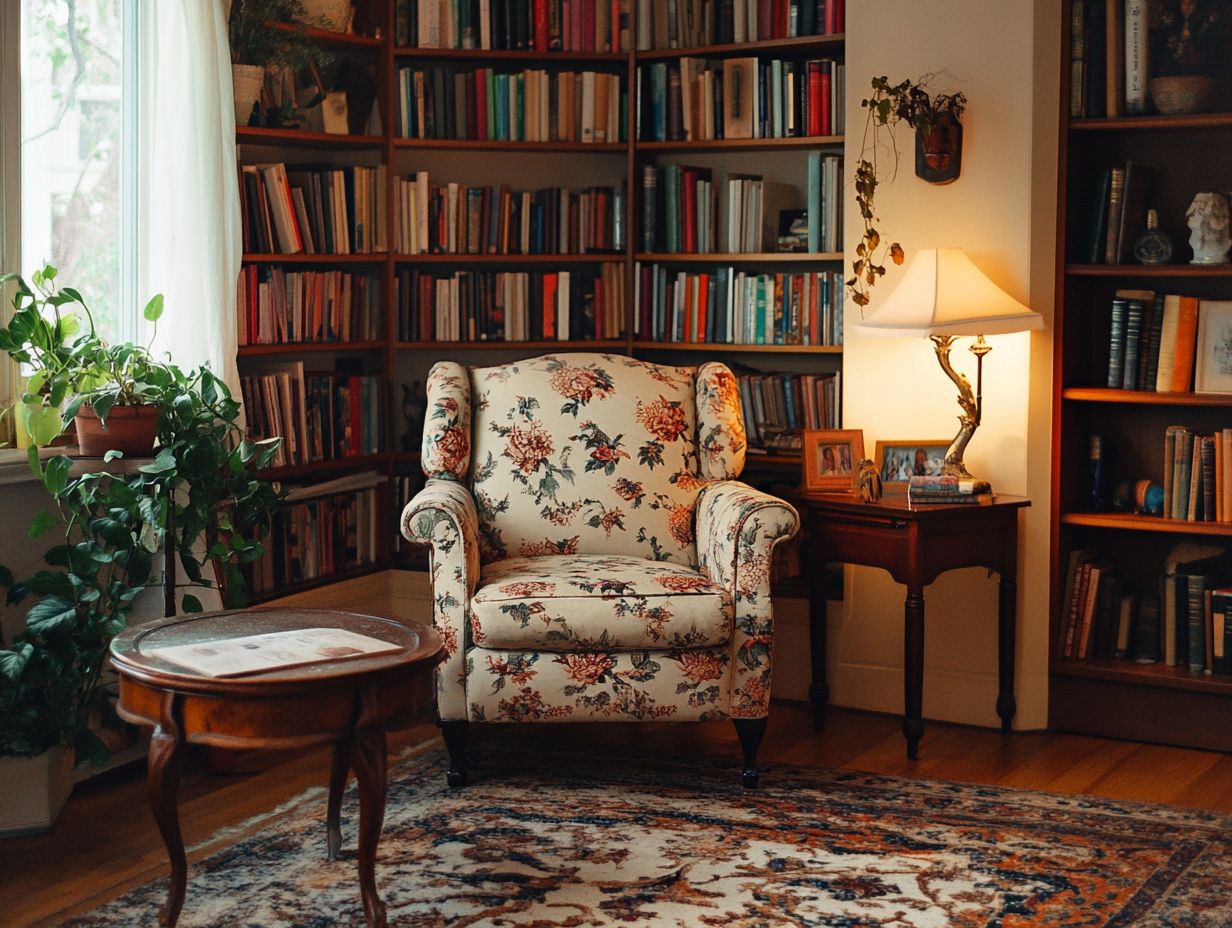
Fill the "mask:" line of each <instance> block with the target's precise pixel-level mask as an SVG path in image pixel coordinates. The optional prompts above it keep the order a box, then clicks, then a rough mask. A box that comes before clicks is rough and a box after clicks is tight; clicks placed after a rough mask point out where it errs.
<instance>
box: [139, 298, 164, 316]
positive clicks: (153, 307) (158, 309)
mask: <svg viewBox="0 0 1232 928" xmlns="http://www.w3.org/2000/svg"><path fill="white" fill-rule="evenodd" d="M142 315H143V316H145V321H146V322H157V321H158V320H159V319H161V318H162V316H163V295H162V294H161V293H156V294H154V295H153V296H152V297H150V302H148V303H146V304H145V309H144V310H142Z"/></svg>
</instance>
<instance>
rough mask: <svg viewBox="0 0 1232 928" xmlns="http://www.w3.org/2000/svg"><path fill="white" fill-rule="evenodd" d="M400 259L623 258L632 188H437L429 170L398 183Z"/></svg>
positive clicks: (396, 220)
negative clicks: (428, 256) (606, 254)
mask: <svg viewBox="0 0 1232 928" xmlns="http://www.w3.org/2000/svg"><path fill="white" fill-rule="evenodd" d="M395 197H396V199H395V202H394V210H393V213H394V248H395V249H396V250H397V252H398V253H399V254H471V255H479V254H489V255H495V254H500V255H518V254H521V255H549V254H550V255H554V254H587V253H591V252H621V251H624V248H625V232H624V229H625V217H624V212H625V188H624V184H623V183H621V184H618V185H617V186H614V187H589V188H587V189H585V190H581V191H578V192H572V191H570V190H569V189H568V188H566V187H547V188H544V189H541V190H533V191H531V190H521V191H519V190H512V189H510V187H509V185H508V184H500V185H492V186H476V187H468V186H465V185H462V184H457V183H448V184H433V183H431V181H430V179H429V177H428V172H427V171H419V172H417V173H416V174H414V175H413V176H409V177H407V178H405V179H403V178H399V179H398V180H397V186H396V191H395Z"/></svg>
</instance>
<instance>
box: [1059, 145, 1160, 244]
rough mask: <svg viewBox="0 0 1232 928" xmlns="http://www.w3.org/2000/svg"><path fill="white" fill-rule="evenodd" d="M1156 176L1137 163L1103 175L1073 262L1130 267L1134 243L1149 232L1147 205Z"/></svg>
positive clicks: (1077, 240) (1092, 194)
mask: <svg viewBox="0 0 1232 928" xmlns="http://www.w3.org/2000/svg"><path fill="white" fill-rule="evenodd" d="M1154 179H1155V173H1154V171H1153V170H1152V169H1151V168H1150V167H1148V166H1146V165H1144V164H1140V163H1137V162H1134V161H1129V162H1126V163H1125V164H1124V165H1118V166H1115V167H1111V168H1107V169H1105V170H1103V171H1101V172H1100V173H1099V174H1098V176H1097V177H1096V179H1095V185H1094V186H1093V187H1092V188H1091V190H1090V194H1089V202H1088V206H1087V207H1086V211H1087V215H1088V216H1089V217H1090V218H1089V220H1088V221H1087V223H1086V225H1085V226H1084V227H1082V228H1080V230H1079V234H1078V235H1076V236H1075V237H1074V252H1073V254H1072V258H1073V260H1074V261H1077V262H1079V263H1083V264H1128V263H1129V262H1130V259H1131V258H1132V257H1133V251H1134V243H1135V242H1137V240H1138V238H1139V237H1140V236H1141V235H1142V233H1143V232H1144V231H1145V230H1146V204H1147V201H1148V199H1149V198H1150V194H1151V188H1152V187H1153V186H1154Z"/></svg>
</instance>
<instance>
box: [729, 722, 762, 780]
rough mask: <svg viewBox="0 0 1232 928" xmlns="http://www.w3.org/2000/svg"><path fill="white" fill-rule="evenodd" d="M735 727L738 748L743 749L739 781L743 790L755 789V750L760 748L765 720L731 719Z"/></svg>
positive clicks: (756, 777) (756, 775)
mask: <svg viewBox="0 0 1232 928" xmlns="http://www.w3.org/2000/svg"><path fill="white" fill-rule="evenodd" d="M732 721H733V722H734V723H735V725H736V734H737V735H738V736H739V738H740V747H741V748H743V749H744V769H743V770H741V771H740V779H741V780H742V781H743V782H744V788H745V789H757V781H758V774H757V749H758V748H759V747H761V739H762V737H763V736H764V735H765V734H766V720H765V719H764V718H760V719H732Z"/></svg>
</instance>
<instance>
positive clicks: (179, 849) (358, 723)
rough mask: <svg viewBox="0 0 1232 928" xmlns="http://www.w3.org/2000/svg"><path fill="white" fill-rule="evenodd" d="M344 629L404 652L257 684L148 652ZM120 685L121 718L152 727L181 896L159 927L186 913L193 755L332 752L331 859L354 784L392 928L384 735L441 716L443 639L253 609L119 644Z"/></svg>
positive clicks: (283, 674)
mask: <svg viewBox="0 0 1232 928" xmlns="http://www.w3.org/2000/svg"><path fill="white" fill-rule="evenodd" d="M309 628H338V629H345V630H346V631H349V632H354V633H356V634H360V635H365V636H368V637H370V638H377V639H380V640H382V641H385V642H388V643H390V644H396V645H398V646H399V648H400V649H399V650H398V651H395V652H391V653H386V654H373V655H370V656H365V657H352V658H348V659H342V660H329V661H325V662H321V663H312V664H304V665H301V666H291V667H283V668H280V669H277V670H272V671H264V672H261V673H254V674H251V675H248V676H237V677H214V676H207V675H205V674H201V673H197V672H195V671H192V670H188V669H186V668H185V667H181V666H179V665H177V664H174V663H171V662H169V661H165V660H160V659H159V658H158V657H156V656H153V657H152V656H151V655H150V652H151V651H154V650H157V649H160V648H167V647H172V646H176V645H184V644H199V643H204V642H209V641H215V640H220V639H227V638H240V637H246V636H249V635H260V634H266V633H270V632H285V631H292V630H300V629H309ZM111 657H112V661H113V663H114V664H115V668H116V670H117V671H118V673H119V675H120V700H119V705H118V706H117V711H118V712H119V714H120V716H121V717H122V718H124V719H125V720H127V721H129V722H134V723H136V724H139V725H150V726H153V728H154V735H153V737H152V739H151V740H150V755H149V772H148V774H147V787H148V789H149V793H150V803H151V805H153V807H154V818H155V819H156V820H157V822H158V828H159V831H161V832H162V836H163V840H164V841H165V842H166V844H167V853H168V855H169V856H170V858H171V887H170V889H169V890H168V893H167V904H166V907H165V908H164V909H163V911H162V913H161V917H160V922H161V923H162V924H163V925H165V926H168V928H170V926H174V925H175V923H176V921H177V920H178V919H179V916H180V908H181V907H182V906H183V904H184V891H185V886H186V882H187V875H188V870H187V861H186V859H185V856H184V840H183V838H182V836H181V834H180V821H179V815H178V812H177V809H176V792H177V786H178V784H179V774H180V765H181V762H182V761H183V758H184V753H185V746H186V745H187V744H207V745H214V746H217V747H224V748H265V747H278V748H286V747H307V746H310V745H317V744H332V745H333V764H332V769H331V771H330V782H329V806H328V813H327V819H326V852H327V856H328V857H329V859H330V860H334V859H336V857H337V855H338V850H339V845H340V843H341V840H342V839H341V831H340V828H339V822H338V819H339V808H340V806H341V802H342V793H343V789H344V787H345V786H346V779H347V773H348V772H349V771H350V769H352V768H354V770H355V776H356V779H357V780H358V782H359V853H358V857H359V885H360V890H361V893H362V896H363V902H364V917H365V920H366V921H367V923H368V926H369V928H384V926H385V905H384V903H382V902H381V900H380V897H379V895H378V894H377V889H376V876H375V872H374V865H375V862H376V849H377V843H378V842H379V840H380V837H381V826H382V824H383V822H384V818H385V761H386V749H385V732H386V731H387V730H388V729H390V728H396V727H398V726H399V725H400V724H401V725H404V724H407V723H408V722H409V721H410V719H411V717H412V716H413V715H414V714H415V712H416V710H417V709H420V708H421V707H425V706H428V705H430V704H431V701H432V698H433V693H432V670H433V668H434V667H435V666H436V665H437V663H438V662H439V661H440V660H441V659H442V658H443V657H444V644H443V642H442V641H441V637H440V635H438V634H437V633H436V632H435V631H433V630H432V629H430V628H425V627H423V626H421V625H417V624H409V625H407V624H402V623H399V622H395V621H393V620H390V619H380V618H376V617H374V616H368V615H352V614H350V613H345V612H329V611H324V610H312V609H243V610H234V611H230V612H212V613H201V614H198V615H188V616H178V617H174V618H170V619H159V620H157V621H154V622H147V623H145V624H143V625H135V626H133V627H132V628H129V629H127V630H126V631H124V632H121V633H120V634H119V635H117V636H116V638H115V640H114V641H112V643H111Z"/></svg>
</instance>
